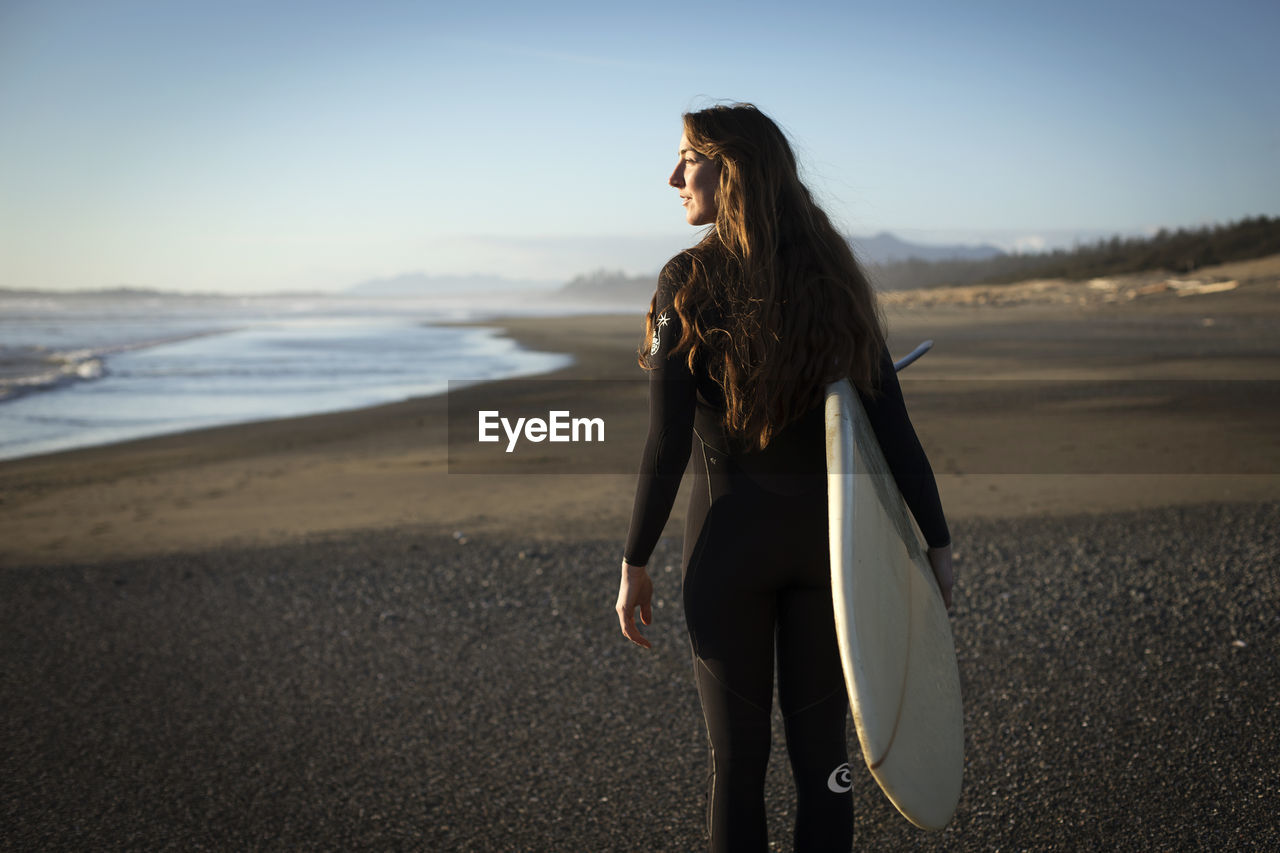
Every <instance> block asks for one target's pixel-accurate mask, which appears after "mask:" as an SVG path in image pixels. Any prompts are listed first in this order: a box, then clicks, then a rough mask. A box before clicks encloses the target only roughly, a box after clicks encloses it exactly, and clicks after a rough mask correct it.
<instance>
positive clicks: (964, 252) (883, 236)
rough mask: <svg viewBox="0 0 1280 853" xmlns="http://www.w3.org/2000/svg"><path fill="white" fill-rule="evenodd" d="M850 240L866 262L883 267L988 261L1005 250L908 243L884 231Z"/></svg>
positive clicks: (860, 258)
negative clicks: (886, 265)
mask: <svg viewBox="0 0 1280 853" xmlns="http://www.w3.org/2000/svg"><path fill="white" fill-rule="evenodd" d="M849 242H850V243H851V244H852V245H853V248H854V251H855V252H857V253H858V259H859V260H860V261H862V262H863V263H867V264H875V265H877V266H883V265H884V264H892V263H897V262H899V261H909V260H912V259H915V260H918V261H926V262H933V261H985V260H988V259H989V258H995V257H999V256H1001V255H1003V254H1004V252H1003V251H1001V250H1000V249H998V248H996V247H995V246H989V245H981V246H963V245H954V246H941V245H927V244H924V243H908V242H907V241H906V240H902V239H899V238H898V237H895V236H894V235H892V234H890V233H889V232H888V231H881V232H880V233H879V234H876V235H875V236H874V237H856V236H851V237H850V238H849Z"/></svg>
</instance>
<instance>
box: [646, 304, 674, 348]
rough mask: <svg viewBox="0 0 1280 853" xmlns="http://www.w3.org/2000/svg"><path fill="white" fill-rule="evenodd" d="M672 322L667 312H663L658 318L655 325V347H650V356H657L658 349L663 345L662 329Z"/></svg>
mask: <svg viewBox="0 0 1280 853" xmlns="http://www.w3.org/2000/svg"><path fill="white" fill-rule="evenodd" d="M669 322H670V318H669V317H667V312H666V311H663V312H662V314H661V315H659V317H658V321H657V322H656V323H654V324H653V345H652V346H650V347H649V355H657V354H658V347H659V346H661V345H662V327H663V326H665V325H667V323H669Z"/></svg>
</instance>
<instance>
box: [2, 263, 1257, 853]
mask: <svg viewBox="0 0 1280 853" xmlns="http://www.w3.org/2000/svg"><path fill="white" fill-rule="evenodd" d="M1205 277H1206V281H1208V280H1209V279H1216V280H1221V281H1227V280H1233V281H1235V282H1236V286H1235V287H1234V288H1231V289H1219V290H1214V289H1212V288H1209V287H1202V288H1201V289H1200V290H1199V291H1196V290H1194V289H1193V288H1189V287H1183V288H1179V287H1173V286H1165V287H1162V288H1157V287H1153V285H1154V284H1159V282H1154V281H1146V280H1143V281H1136V280H1135V281H1132V282H1125V281H1117V282H1111V283H1109V284H1106V285H1102V284H1098V285H1096V286H1092V287H1090V286H1088V285H1086V284H1084V283H1074V284H1063V283H1058V284H1054V283H1047V284H1044V285H1043V286H1039V287H1038V288H1037V287H1025V288H1022V289H1021V290H998V289H996V288H988V289H987V290H985V291H982V292H973V293H969V294H967V295H966V294H959V293H953V294H951V296H950V297H944V295H943V294H942V293H941V292H932V293H926V294H917V295H916V296H910V295H908V296H904V297H896V296H895V297H894V298H892V299H887V300H886V303H887V305H886V313H887V318H888V321H889V327H890V332H891V336H890V345H891V350H892V351H893V352H894V354H895V355H900V354H902V353H905V352H906V351H907V350H909V349H910V348H911V347H913V346H915V344H916V343H918V342H919V341H920V340H923V339H926V338H928V339H932V340H934V342H935V346H934V350H933V351H932V352H930V353H929V354H928V355H927V356H925V357H924V358H923V359H922V360H921V361H920V362H918V363H917V364H916V365H914V366H912V367H911V368H909V370H908V371H907V372H906V373H904V374H903V377H902V378H903V387H904V393H905V395H906V399H907V403H908V406H909V408H910V410H911V414H912V418H913V421H914V423H915V426H916V428H917V430H918V432H919V434H920V437H921V440H922V442H923V444H924V446H925V448H926V450H927V451H928V453H929V455H930V458H931V460H932V462H933V465H934V468H935V470H936V472H937V474H938V480H939V486H940V489H941V492H942V497H943V502H944V506H945V507H946V510H947V514H948V518H949V519H950V521H951V526H952V531H953V537H954V540H955V543H956V561H957V574H958V585H957V591H956V605H955V608H954V610H953V615H954V619H953V627H954V632H955V639H956V646H957V652H958V655H959V659H960V672H961V680H962V685H963V689H964V695H965V713H966V720H965V722H966V778H965V788H964V793H963V796H962V799H961V802H960V807H959V810H958V811H957V814H956V817H955V820H954V821H953V823H952V824H951V825H950V826H949V827H948V828H947V829H946V830H944V831H943V832H941V833H938V834H934V835H926V834H924V833H921V832H920V831H919V830H915V829H914V828H912V827H911V826H910V825H909V824H908V823H907V822H906V821H905V820H904V819H903V818H902V817H901V816H899V815H898V814H897V813H896V812H895V811H894V810H893V808H892V806H891V805H889V803H888V802H887V801H886V800H885V799H884V797H883V796H882V795H881V794H880V792H879V790H878V789H877V788H876V786H875V783H874V781H873V780H872V779H871V777H870V775H869V774H868V773H867V772H866V771H865V768H864V767H862V765H861V764H860V759H857V758H856V756H857V744H856V738H855V737H854V735H853V732H852V728H851V730H850V747H851V754H852V755H854V756H855V767H856V768H858V769H857V772H856V773H855V781H854V792H855V797H856V801H855V824H856V839H857V849H869V850H896V849H903V848H906V847H918V848H920V849H937V850H992V849H1035V850H1074V849H1080V848H1089V847H1103V848H1108V849H1122V850H1150V849H1170V848H1185V847H1194V848H1208V849H1214V850H1237V849H1238V850H1246V849H1267V848H1269V847H1274V846H1275V845H1276V844H1277V843H1280V832H1277V830H1276V829H1275V826H1274V819H1273V813H1274V803H1275V802H1276V801H1277V799H1278V798H1280V784H1278V783H1277V782H1276V777H1275V772H1274V771H1275V767H1276V765H1277V762H1278V760H1280V741H1278V740H1277V736H1276V732H1278V731H1280V705H1278V704H1277V701H1276V699H1275V695H1274V685H1275V684H1276V683H1277V682H1278V681H1280V661H1278V660H1277V657H1276V649H1277V648H1280V617H1278V616H1277V614H1278V613H1280V583H1278V582H1277V580H1276V574H1275V565H1276V563H1277V558H1280V534H1278V533H1277V531H1280V440H1278V439H1277V438H1276V436H1275V424H1276V423H1280V394H1278V393H1277V388H1280V340H1277V336H1276V335H1275V329H1276V328H1277V320H1278V318H1280V265H1278V264H1277V263H1276V261H1275V259H1271V260H1270V262H1269V263H1261V262H1259V263H1255V264H1253V265H1252V266H1248V267H1247V268H1246V267H1243V266H1241V267H1237V268H1232V269H1224V270H1216V271H1210V272H1209V273H1207V274H1206V276H1205ZM1210 283H1216V282H1210ZM1139 288H1147V290H1146V291H1145V292H1143V293H1137V290H1138V289H1139ZM1130 291H1132V292H1134V293H1135V294H1136V295H1135V296H1133V297H1129V296H1127V295H1126V294H1127V293H1129V292H1130ZM1183 291H1186V293H1185V294H1184V292H1183ZM501 325H502V327H503V328H504V330H505V334H507V335H509V336H510V337H512V338H513V339H514V340H516V341H517V342H519V343H520V344H522V345H523V346H525V347H528V348H531V349H536V350H543V351H548V352H560V353H567V354H569V355H571V356H573V358H574V362H573V364H572V365H570V366H569V367H566V368H564V369H563V370H561V371H558V372H557V373H555V374H552V375H550V376H548V377H546V378H545V379H544V380H541V381H533V380H527V379H526V380H503V381H499V382H493V383H484V384H479V385H459V386H458V387H456V388H454V389H453V390H451V392H450V393H449V394H448V395H447V396H436V397H424V398H419V399H414V400H409V401H406V402H402V403H393V404H388V405H383V406H378V407H374V408H368V409H361V410H357V411H348V412H336V413H329V414H322V415H314V416H309V417H305V418H293V419H286V420H274V421H265V422H261V423H253V424H241V425H235V426H225V427H218V428H213V429H206V430H200V431H195V432H188V433H182V434H177V435H169V436H162V437H157V438H149V439H143V440H138V441H132V442H126V443H122V444H116V445H110V446H105V447H99V448H86V449H81V450H74V451H67V452H63V453H57V454H51V455H48V456H38V457H31V458H27V459H17V460H10V461H5V462H0V500H2V501H3V503H2V504H0V506H2V507H3V512H2V513H0V584H3V590H2V593H0V609H2V615H3V619H4V624H5V626H6V628H5V630H4V631H3V632H2V633H0V636H3V643H4V648H3V655H4V661H5V667H4V674H3V679H4V685H3V686H4V689H3V696H4V700H3V701H4V720H5V723H4V725H5V730H4V735H3V749H0V756H2V757H0V761H3V771H4V772H3V774H2V778H3V781H0V788H2V790H3V799H2V801H3V809H4V826H5V831H4V833H3V840H2V842H0V843H2V844H3V846H4V847H5V848H6V849H15V850H35V849H103V850H110V849H145V850H153V849H184V850H189V849H210V850H223V849H271V850H277V849H278V850H294V849H324V850H329V849H332V850H350V849H370V850H384V849H425V850H557V851H558V850H641V849H644V850H692V849H698V848H699V847H700V846H701V844H702V840H701V839H702V820H703V792H702V788H703V784H704V780H705V774H706V770H707V755H706V739H705V734H704V732H703V729H702V720H701V713H700V711H699V709H698V704H697V697H696V694H695V692H694V688H693V683H692V677H691V666H690V660H689V649H688V642H687V639H686V638H685V636H684V626H683V616H682V612H681V606H680V600H679V571H680V566H679V553H680V536H681V520H682V517H683V510H684V502H685V495H684V493H683V492H682V495H681V497H680V498H679V500H678V502H677V509H676V512H675V513H674V514H673V517H672V521H671V522H670V523H669V525H668V528H667V531H666V536H665V538H664V539H663V541H662V543H661V544H660V546H659V549H658V551H657V552H656V553H655V556H654V558H653V561H652V563H651V571H652V572H653V574H654V578H655V583H656V585H657V593H656V595H657V598H658V601H657V607H656V612H655V616H656V620H655V624H654V625H653V627H652V628H651V629H650V630H649V636H650V637H651V638H652V640H653V642H654V646H655V648H654V649H653V650H652V652H648V653H646V652H644V651H642V650H639V649H637V648H635V647H633V646H632V645H631V644H629V643H627V642H626V641H625V640H623V639H622V637H621V636H620V634H619V632H618V628H617V623H616V618H615V616H614V614H613V611H612V607H613V600H614V596H615V594H616V589H617V587H616V584H617V572H618V561H619V559H620V550H621V546H622V540H623V539H624V537H625V534H626V528H627V524H628V520H629V517H630V512H631V490H632V488H633V486H634V474H632V473H630V472H629V470H628V469H627V467H626V465H627V464H628V463H626V462H625V460H628V459H630V460H634V459H637V458H638V456H639V453H640V449H641V447H642V445H643V441H644V435H645V429H646V426H647V420H646V413H645V412H646V399H645V389H644V383H643V380H642V377H641V376H640V370H639V368H638V367H637V365H636V360H635V351H636V348H637V346H638V345H639V344H640V337H641V333H642V326H643V318H642V317H639V316H632V317H623V316H599V317H574V318H565V319H549V318H514V319H510V320H506V321H503V322H502V324H501ZM458 378H459V379H466V378H467V377H458ZM494 399H498V400H502V401H503V405H504V407H505V406H509V407H510V408H511V409H512V410H513V411H515V410H520V411H524V410H528V411H546V412H550V411H557V410H566V411H568V410H572V411H574V412H583V413H586V414H589V415H590V416H592V417H598V418H600V419H601V420H602V421H603V422H604V424H606V428H607V441H606V442H605V443H606V444H607V445H608V448H607V459H602V461H601V462H600V463H599V464H598V465H597V466H596V467H595V468H590V469H587V470H581V471H579V470H578V469H576V468H575V466H574V464H573V461H574V454H575V453H577V452H578V450H579V448H575V447H573V446H565V447H555V448H552V447H551V446H550V445H545V446H542V447H540V448H539V449H538V450H539V452H538V453H537V454H533V455H528V454H526V455H517V454H513V458H512V459H509V460H508V459H505V458H504V457H502V456H495V455H494V454H495V453H501V448H500V445H495V446H489V445H480V444H477V443H475V442H473V441H470V440H469V438H468V437H467V436H468V435H469V434H466V433H464V432H463V431H461V430H464V429H465V428H466V424H468V423H474V412H475V411H476V410H477V407H484V406H487V405H489V402H488V401H492V400H494ZM459 425H461V426H459ZM451 430H452V435H451ZM595 449H596V448H591V450H595ZM582 452H586V450H585V449H584V450H583V451H582ZM495 459H497V460H499V461H500V462H501V463H502V464H501V465H499V467H497V468H493V465H495V464H497V463H495V462H494V460H495ZM619 460H623V461H619ZM632 464H633V463H632ZM486 466H489V467H486ZM489 470H495V471H497V473H476V472H479V471H489ZM770 773H771V775H770V782H769V791H768V798H769V799H768V802H769V808H770V821H771V823H770V834H771V839H772V840H773V842H774V847H775V849H779V850H789V849H791V846H790V839H789V831H790V814H789V810H791V809H792V808H793V804H792V802H791V795H790V784H791V783H790V781H789V779H788V778H787V777H788V773H787V770H786V759H785V750H784V749H783V747H782V743H781V725H780V721H778V725H776V726H775V749H774V756H773V760H772V762H771V768H770Z"/></svg>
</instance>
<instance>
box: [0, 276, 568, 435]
mask: <svg viewBox="0 0 1280 853" xmlns="http://www.w3.org/2000/svg"><path fill="white" fill-rule="evenodd" d="M578 310H585V309H578ZM498 313H503V314H512V313H526V314H527V313H542V314H551V313H556V314H563V313H576V311H575V309H574V308H573V307H572V306H555V305H548V304H546V302H545V300H544V302H543V304H542V305H538V304H537V303H536V302H530V301H524V300H520V299H516V298H502V297H491V298H489V299H483V298H475V297H464V296H452V297H449V296H446V297H439V298H435V299H422V298H419V299H373V298H362V299H356V298H347V297H340V296H298V297H295V296H262V297H220V296H187V295H176V294H155V293H146V292H118V293H102V294H48V293H42V294H38V295H30V294H27V295H22V294H5V295H0V459H14V458H18V457H23V456H32V455H36V454H41V453H49V452H53V451H58V450H66V449H70V448H75V447H88V446H93V445H100V444H107V443H112V442H117V441H123V440H127V439H133V438H142V437H145V436H154V435H161V434H165V433H174V432H183V431H186V430H192V429H198V428H201V427H208V426H215V425H221V424H231V423H243V422H248V421H260V420H271V419H275V418H285V417H292V416H295V415H307V414H316V413H320V412H332V411H340V410H345V409H357V408H363V407H366V406H373V405H378V404H381V403H389V402H394V401H398V400H404V399H407V398H410V397H416V396H422V395H430V394H440V393H444V392H445V390H446V389H447V387H448V382H449V381H450V380H478V381H485V380H493V379H501V378H507V377H512V376H527V375H531V374H537V373H543V372H547V371H551V370H555V369H558V368H560V367H562V366H564V365H565V364H567V363H568V362H569V357H568V356H566V355H563V354H557V353H540V352H529V351H527V350H524V349H521V348H520V347H519V346H517V345H516V344H515V343H514V342H513V341H511V340H509V339H507V338H503V337H501V336H500V335H499V333H498V331H497V330H496V329H495V328H486V327H455V326H447V325H438V324H441V323H449V322H482V321H483V320H484V319H485V318H486V317H492V316H494V315H496V314H498Z"/></svg>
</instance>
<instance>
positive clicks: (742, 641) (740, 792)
mask: <svg viewBox="0 0 1280 853" xmlns="http://www.w3.org/2000/svg"><path fill="white" fill-rule="evenodd" d="M695 452H696V451H695ZM697 467H698V466H697V465H696V464H695V472H696V470H697ZM709 491H710V490H709V488H708V486H707V481H706V480H705V479H703V480H702V482H701V484H700V485H695V487H694V493H693V495H692V496H691V501H690V510H689V518H688V524H687V527H686V531H685V535H686V558H685V572H684V608H685V618H686V620H687V621H688V626H689V639H690V643H691V645H692V647H693V661H694V678H695V681H696V683H697V686H698V696H699V698H700V699H701V700H702V712H703V716H704V719H705V721H706V725H707V737H708V740H709V741H710V743H711V765H712V766H711V776H710V779H709V780H708V801H707V829H708V833H709V836H710V849H711V850H712V851H757V850H758V851H764V850H765V849H766V848H767V846H768V833H767V829H766V821H765V806H764V780H765V770H766V768H767V766H768V763H769V747H770V736H769V723H770V716H771V705H772V701H773V648H774V611H775V599H774V594H773V591H772V589H769V588H762V587H761V584H760V578H759V576H758V575H759V571H758V567H759V565H760V560H759V554H758V548H757V547H756V546H755V545H754V544H753V542H752V540H753V538H754V537H753V536H752V535H751V534H752V533H753V532H758V531H759V530H761V529H767V527H766V528H761V527H760V526H759V525H758V524H746V525H745V526H744V521H750V519H749V518H747V516H749V515H750V510H751V509H753V506H752V504H751V503H750V502H746V501H743V500H742V498H741V497H740V496H738V495H733V494H724V493H719V495H718V497H717V499H716V500H715V502H714V503H712V502H711V500H710V494H709Z"/></svg>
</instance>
